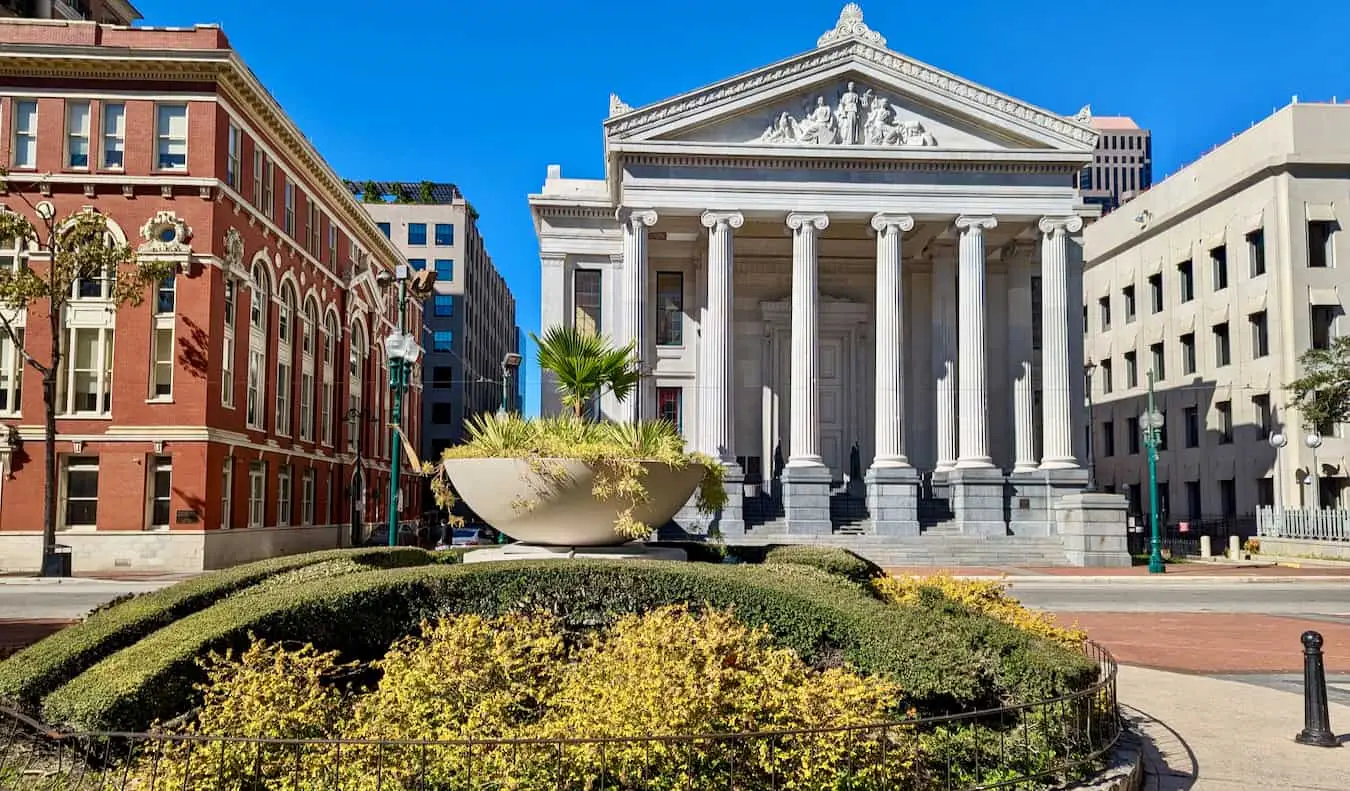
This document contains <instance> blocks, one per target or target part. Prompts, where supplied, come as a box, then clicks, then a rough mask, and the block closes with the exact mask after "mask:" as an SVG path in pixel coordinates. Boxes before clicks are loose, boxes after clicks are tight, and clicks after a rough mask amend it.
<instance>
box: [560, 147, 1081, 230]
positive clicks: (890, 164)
mask: <svg viewBox="0 0 1350 791" xmlns="http://www.w3.org/2000/svg"><path fill="white" fill-rule="evenodd" d="M623 162H624V164H629V165H659V166H675V167H705V168H727V169H742V170H787V169H791V170H800V169H802V167H803V166H807V167H809V168H810V169H812V170H840V171H859V170H871V171H885V172H894V171H919V172H930V173H932V172H937V173H970V172H975V173H1009V174H1020V175H1054V176H1064V175H1073V174H1076V173H1078V172H1079V171H1080V170H1081V169H1082V168H1081V167H1080V166H1078V165H1061V164H1042V163H1034V162H989V161H983V162H982V161H979V160H971V161H965V162H952V161H934V160H872V159H863V160H858V159H813V160H810V161H809V162H803V161H802V160H800V159H792V158H788V157H767V156H759V157H755V156H745V157H739V156H737V157H733V156H700V155H697V154H625V155H624V156H623ZM580 211H585V210H584V209H582V210H580ZM576 216H588V215H576Z"/></svg>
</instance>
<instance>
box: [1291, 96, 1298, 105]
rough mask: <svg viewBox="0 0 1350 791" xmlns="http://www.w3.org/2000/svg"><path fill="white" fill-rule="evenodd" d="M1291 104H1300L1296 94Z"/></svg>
mask: <svg viewBox="0 0 1350 791" xmlns="http://www.w3.org/2000/svg"><path fill="white" fill-rule="evenodd" d="M1290 104H1298V94H1294V98H1293V99H1292V100H1291V101H1290Z"/></svg>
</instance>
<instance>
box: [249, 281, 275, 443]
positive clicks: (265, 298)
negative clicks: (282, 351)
mask: <svg viewBox="0 0 1350 791" xmlns="http://www.w3.org/2000/svg"><path fill="white" fill-rule="evenodd" d="M271 283H272V281H271V279H270V278H269V277H268V275H267V272H266V270H265V269H264V267H263V265H262V263H255V264H254V265H253V282H252V283H250V284H249V285H250V290H251V293H250V295H249V309H248V313H249V322H248V325H249V326H248V395H247V398H246V401H245V405H244V422H245V423H246V424H247V425H248V426H249V428H255V429H262V428H263V404H262V398H263V377H264V376H266V375H267V373H266V371H267V314H268V312H269V305H270V304H271V301H272V298H271Z"/></svg>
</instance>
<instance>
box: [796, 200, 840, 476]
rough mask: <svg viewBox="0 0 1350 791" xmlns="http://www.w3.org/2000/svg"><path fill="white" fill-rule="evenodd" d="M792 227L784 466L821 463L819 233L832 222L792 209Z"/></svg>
mask: <svg viewBox="0 0 1350 791" xmlns="http://www.w3.org/2000/svg"><path fill="white" fill-rule="evenodd" d="M787 225H788V227H789V228H791V229H792V431H791V435H790V436H791V448H790V451H791V455H790V456H789V457H788V462H787V466H788V467H794V468H795V467H819V466H822V461H821V458H820V410H819V392H818V391H817V389H816V386H817V384H818V381H817V380H818V379H819V368H818V365H819V363H818V360H817V354H818V350H817V344H816V340H817V334H818V333H817V311H818V310H819V307H820V306H819V304H818V303H819V299H820V295H819V288H818V286H819V282H818V273H817V260H816V258H817V253H818V248H819V243H820V232H821V231H823V230H825V229H826V228H828V227H829V226H830V218H829V217H828V216H826V215H824V214H804V213H797V212H794V213H792V214H789V215H788V217H787Z"/></svg>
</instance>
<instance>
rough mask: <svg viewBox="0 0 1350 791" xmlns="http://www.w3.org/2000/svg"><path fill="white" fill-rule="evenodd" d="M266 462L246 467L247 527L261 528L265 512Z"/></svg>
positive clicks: (258, 462) (254, 463) (256, 462)
mask: <svg viewBox="0 0 1350 791" xmlns="http://www.w3.org/2000/svg"><path fill="white" fill-rule="evenodd" d="M266 504H267V462H263V461H255V462H253V463H252V464H250V465H249V467H248V526H249V527H262V526H263V522H264V521H265V520H266V514H267V512H266V511H265V510H264V509H265V507H266Z"/></svg>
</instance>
